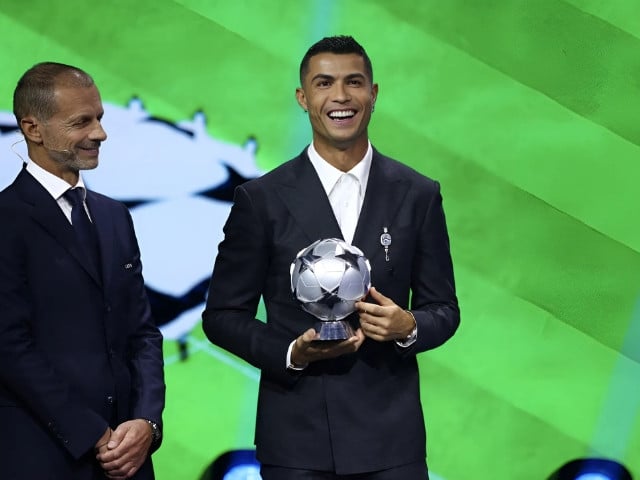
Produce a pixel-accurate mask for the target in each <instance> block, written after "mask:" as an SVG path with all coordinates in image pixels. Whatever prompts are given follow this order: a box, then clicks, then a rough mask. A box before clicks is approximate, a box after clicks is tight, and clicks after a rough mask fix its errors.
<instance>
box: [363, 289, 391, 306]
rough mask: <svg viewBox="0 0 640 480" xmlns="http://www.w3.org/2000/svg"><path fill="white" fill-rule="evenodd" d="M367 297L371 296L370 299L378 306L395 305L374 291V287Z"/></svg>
mask: <svg viewBox="0 0 640 480" xmlns="http://www.w3.org/2000/svg"><path fill="white" fill-rule="evenodd" d="M369 295H371V298H372V299H374V300H375V301H376V302H378V303H379V304H380V305H383V306H386V305H395V303H394V302H393V300H391V299H390V298H388V297H385V296H384V295H383V294H381V293H380V292H379V291H378V290H376V287H371V289H370V290H369Z"/></svg>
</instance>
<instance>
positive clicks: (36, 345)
mask: <svg viewBox="0 0 640 480" xmlns="http://www.w3.org/2000/svg"><path fill="white" fill-rule="evenodd" d="M13 106H14V113H15V116H16V120H17V121H18V125H19V126H20V129H21V131H22V133H23V135H24V138H25V141H26V143H27V150H28V152H29V161H28V162H27V163H26V164H25V165H23V168H22V170H21V171H20V173H19V174H18V176H17V177H16V179H15V180H14V182H13V183H12V184H11V185H10V186H9V187H7V188H6V189H5V190H3V191H2V192H0V224H2V225H3V231H2V235H0V424H1V425H2V428H3V434H2V435H0V469H1V471H2V474H1V476H2V478H3V479H7V480H26V479H45V478H46V479H65V480H98V479H104V478H110V479H113V480H118V479H126V478H135V479H138V480H151V479H153V478H154V474H153V467H152V465H151V457H150V454H151V452H153V451H154V450H155V449H157V448H158V446H159V445H160V439H161V438H160V432H161V416H162V410H163V408H164V394H165V384H164V377H163V360H162V336H161V334H160V332H159V330H158V329H157V328H156V326H155V324H154V322H153V320H152V318H151V315H150V308H149V303H148V300H147V297H146V291H145V289H144V281H143V278H142V266H141V263H140V252H139V250H138V243H137V240H136V237H135V233H134V230H133V225H132V222H131V216H130V215H129V212H128V211H127V209H126V207H125V206H124V205H123V204H121V203H119V202H116V201H115V200H112V199H109V198H107V197H105V196H103V195H100V194H98V193H96V192H93V191H91V190H87V189H86V188H85V184H84V182H83V180H82V176H81V173H80V172H81V171H82V170H87V169H93V168H96V167H97V166H98V158H99V152H100V145H101V143H102V142H103V141H105V140H106V138H107V134H106V133H105V131H104V129H103V128H102V123H101V120H102V115H103V109H102V102H101V100H100V94H99V92H98V89H97V87H96V85H95V84H94V82H93V79H92V78H91V77H90V76H89V75H88V74H87V73H86V72H84V71H82V70H80V69H78V68H75V67H72V66H69V65H64V64H60V63H53V62H45V63H40V64H37V65H35V66H34V67H32V68H31V69H29V70H28V71H27V72H26V73H25V74H24V75H23V76H22V78H21V79H20V80H19V81H18V84H17V86H16V89H15V92H14V97H13Z"/></svg>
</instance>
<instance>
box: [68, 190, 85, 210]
mask: <svg viewBox="0 0 640 480" xmlns="http://www.w3.org/2000/svg"><path fill="white" fill-rule="evenodd" d="M63 197H64V198H66V199H67V200H68V201H69V203H71V205H72V206H74V207H77V206H79V205H82V204H83V203H84V188H82V187H76V188H70V189H69V190H67V191H66V192H64V195H63Z"/></svg>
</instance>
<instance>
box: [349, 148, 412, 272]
mask: <svg viewBox="0 0 640 480" xmlns="http://www.w3.org/2000/svg"><path fill="white" fill-rule="evenodd" d="M408 188H409V181H408V180H406V179H404V178H402V177H400V176H399V175H397V174H396V173H395V170H394V168H393V162H392V161H391V160H390V159H389V158H387V157H385V156H383V155H381V154H380V153H378V152H377V151H376V150H375V149H374V150H373V159H372V162H371V169H370V170H369V180H368V182H367V191H366V192H365V196H364V202H363V204H362V210H361V211H360V217H359V219H358V226H357V227H356V232H355V235H354V237H353V244H354V245H355V246H357V247H358V248H359V249H360V250H362V251H363V252H364V254H365V255H366V256H367V258H368V259H369V261H371V262H373V259H374V258H375V257H377V256H379V255H384V248H383V246H382V245H381V244H380V235H382V233H383V229H384V227H387V228H388V229H389V231H390V232H391V234H392V235H393V224H394V219H395V218H396V217H397V216H398V214H399V210H400V208H401V207H402V204H403V201H404V199H405V197H406V195H407V191H408ZM391 248H393V243H392V247H391Z"/></svg>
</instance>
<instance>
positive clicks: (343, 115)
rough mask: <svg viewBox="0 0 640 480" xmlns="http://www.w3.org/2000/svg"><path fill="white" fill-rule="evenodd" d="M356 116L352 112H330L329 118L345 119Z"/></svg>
mask: <svg viewBox="0 0 640 480" xmlns="http://www.w3.org/2000/svg"><path fill="white" fill-rule="evenodd" d="M355 114H356V112H354V111H353V110H336V111H335V112H331V113H330V114H329V117H331V118H347V117H353V116H354V115H355Z"/></svg>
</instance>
